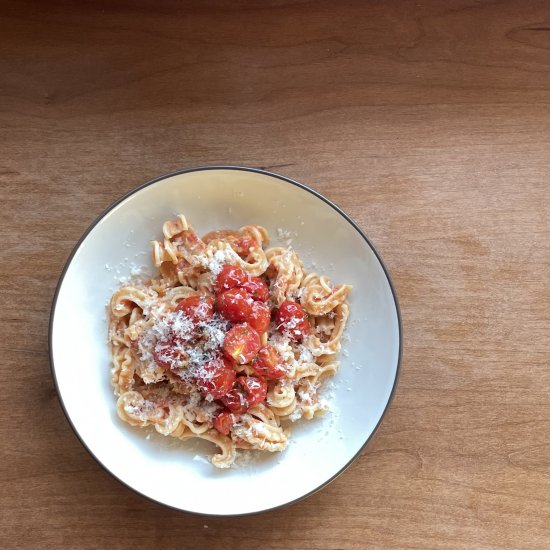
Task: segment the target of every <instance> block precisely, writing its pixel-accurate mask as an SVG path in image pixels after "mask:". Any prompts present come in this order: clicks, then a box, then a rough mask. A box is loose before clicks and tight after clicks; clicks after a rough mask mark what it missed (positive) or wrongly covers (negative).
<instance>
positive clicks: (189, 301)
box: [176, 296, 214, 323]
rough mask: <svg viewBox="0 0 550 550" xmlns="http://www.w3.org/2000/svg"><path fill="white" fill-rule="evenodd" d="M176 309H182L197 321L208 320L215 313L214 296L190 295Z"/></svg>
mask: <svg viewBox="0 0 550 550" xmlns="http://www.w3.org/2000/svg"><path fill="white" fill-rule="evenodd" d="M176 311H182V312H183V313H184V315H186V316H187V317H189V318H190V319H192V320H193V321H194V322H195V323H198V322H199V321H208V320H210V319H211V318H212V315H214V298H212V297H211V296H188V297H187V298H184V299H183V300H181V301H180V302H179V303H178V305H177V306H176Z"/></svg>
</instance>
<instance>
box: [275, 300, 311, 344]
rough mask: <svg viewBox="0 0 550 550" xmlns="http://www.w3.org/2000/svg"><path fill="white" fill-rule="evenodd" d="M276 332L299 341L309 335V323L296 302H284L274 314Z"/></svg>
mask: <svg viewBox="0 0 550 550" xmlns="http://www.w3.org/2000/svg"><path fill="white" fill-rule="evenodd" d="M275 323H276V324H277V330H278V331H279V332H282V333H284V334H287V335H288V336H290V337H291V338H293V339H294V340H301V339H302V338H303V337H304V336H306V335H307V334H309V321H308V319H307V315H306V312H305V311H304V310H303V309H302V306H301V305H300V304H298V303H297V302H293V301H291V300H286V301H285V302H283V303H282V304H281V305H280V306H279V309H277V311H276V312H275Z"/></svg>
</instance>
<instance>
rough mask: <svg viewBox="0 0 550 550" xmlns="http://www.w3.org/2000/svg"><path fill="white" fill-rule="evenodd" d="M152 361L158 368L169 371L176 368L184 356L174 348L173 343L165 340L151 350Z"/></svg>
mask: <svg viewBox="0 0 550 550" xmlns="http://www.w3.org/2000/svg"><path fill="white" fill-rule="evenodd" d="M153 359H154V360H155V363H156V364H157V365H158V366H159V367H161V368H163V369H166V370H171V369H175V368H177V367H178V365H179V363H180V362H181V361H182V360H183V359H185V355H184V354H183V352H182V351H180V350H178V349H177V348H176V347H175V345H174V342H172V341H168V340H166V341H161V342H158V343H157V345H156V346H155V349H154V350H153Z"/></svg>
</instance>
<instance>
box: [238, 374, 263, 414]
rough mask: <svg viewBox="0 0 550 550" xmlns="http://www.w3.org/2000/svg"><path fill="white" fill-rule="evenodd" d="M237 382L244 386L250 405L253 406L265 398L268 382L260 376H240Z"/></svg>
mask: <svg viewBox="0 0 550 550" xmlns="http://www.w3.org/2000/svg"><path fill="white" fill-rule="evenodd" d="M237 384H238V385H240V386H241V387H242V388H243V391H244V394H245V396H246V399H247V401H248V406H249V407H253V406H254V405H257V404H258V403H261V402H262V401H264V400H265V396H266V395H267V382H266V381H265V380H264V379H263V378H259V377H258V376H239V377H238V378H237Z"/></svg>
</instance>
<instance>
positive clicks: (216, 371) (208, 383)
mask: <svg viewBox="0 0 550 550" xmlns="http://www.w3.org/2000/svg"><path fill="white" fill-rule="evenodd" d="M203 368H204V370H205V371H206V372H205V373H204V374H202V375H201V374H199V375H198V376H197V378H196V380H195V383H196V384H197V387H198V388H199V390H200V391H201V393H204V394H207V395H211V396H212V398H214V399H220V398H221V397H223V396H224V395H225V394H227V392H229V391H230V390H231V388H232V387H233V385H234V383H235V379H236V376H237V375H236V373H235V369H234V368H233V367H232V366H231V363H230V362H229V361H228V360H227V359H225V357H218V358H217V359H214V360H212V361H210V363H207V364H206V365H205V366H204V367H203Z"/></svg>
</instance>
